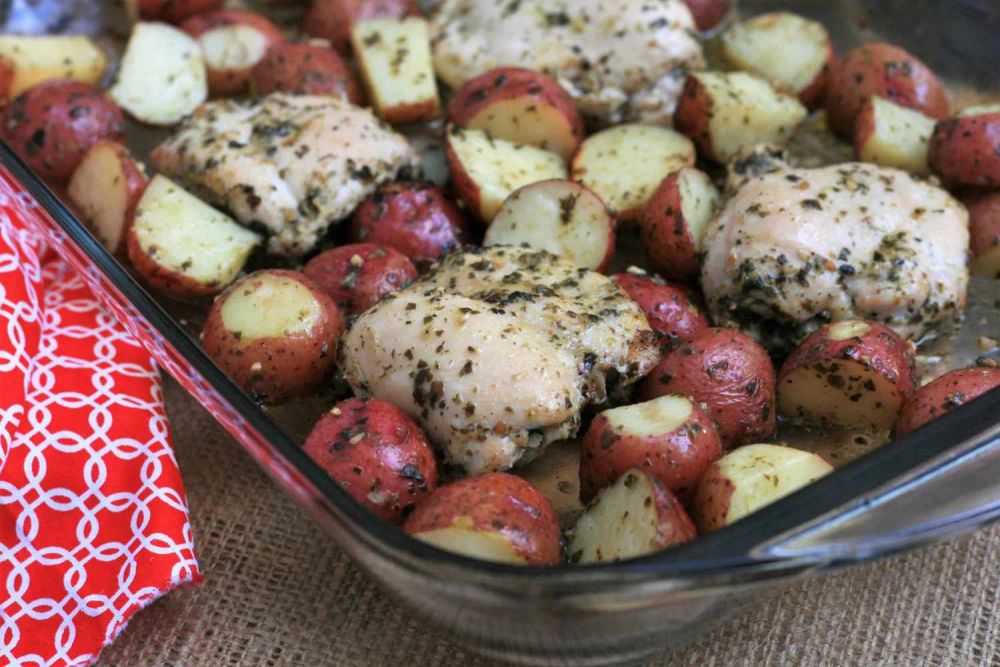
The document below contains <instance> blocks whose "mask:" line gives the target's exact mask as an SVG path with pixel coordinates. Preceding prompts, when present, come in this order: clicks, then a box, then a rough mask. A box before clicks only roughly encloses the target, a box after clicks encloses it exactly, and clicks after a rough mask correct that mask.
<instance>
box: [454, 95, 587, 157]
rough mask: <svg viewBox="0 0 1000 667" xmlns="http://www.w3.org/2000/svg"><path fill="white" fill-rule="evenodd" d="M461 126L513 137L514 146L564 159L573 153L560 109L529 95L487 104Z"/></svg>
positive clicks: (572, 141) (574, 142) (573, 145)
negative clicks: (532, 148) (523, 146)
mask: <svg viewBox="0 0 1000 667" xmlns="http://www.w3.org/2000/svg"><path fill="white" fill-rule="evenodd" d="M465 125H466V127H473V128H476V129H479V130H485V131H486V132H489V133H490V134H492V135H493V136H494V137H510V138H512V139H513V138H517V143H521V144H528V145H529V146H538V147H539V148H543V149H545V150H548V151H553V152H556V153H559V154H560V155H562V156H563V158H564V159H566V160H568V159H570V158H571V157H573V153H574V152H575V151H576V146H577V139H576V137H575V136H574V135H573V131H572V126H571V121H570V120H569V119H567V118H566V115H565V114H564V112H563V110H562V109H560V108H558V107H556V106H553V105H551V104H545V103H544V102H539V101H538V100H537V99H535V98H533V97H530V96H521V97H514V98H511V99H506V100H498V101H496V102H491V103H490V104H489V105H488V106H487V107H486V108H484V109H483V110H482V111H480V112H479V113H477V114H476V115H475V116H473V117H472V118H471V119H469V121H468V122H467V123H465Z"/></svg>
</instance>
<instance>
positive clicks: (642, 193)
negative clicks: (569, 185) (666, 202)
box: [573, 124, 695, 217]
mask: <svg viewBox="0 0 1000 667" xmlns="http://www.w3.org/2000/svg"><path fill="white" fill-rule="evenodd" d="M694 154H695V149H694V144H692V143H691V140H690V139H688V138H687V137H685V136H684V135H683V134H681V133H680V132H676V131H674V130H671V129H669V128H665V127H653V126H651V125H634V124H633V125H619V126H617V127H613V128H610V129H607V130H604V131H602V132H598V133H597V134H594V135H591V136H590V137H588V138H587V140H586V141H584V142H583V144H582V145H581V146H580V150H579V152H578V153H577V155H576V157H575V158H574V159H573V179H574V180H576V181H579V182H580V183H583V184H584V185H586V186H587V187H588V188H590V189H591V190H593V191H594V192H596V193H597V196H599V197H600V198H601V199H602V200H604V203H605V204H607V206H608V208H609V209H611V212H612V213H613V214H614V215H616V216H624V217H633V216H635V215H637V214H638V212H639V211H640V210H641V208H642V206H643V205H644V204H645V203H646V202H647V201H648V200H649V198H650V197H651V196H652V194H653V192H654V191H655V190H656V188H657V186H659V185H660V183H662V182H663V179H665V178H666V177H667V176H669V175H670V174H672V173H673V172H675V171H677V170H678V169H680V168H681V167H684V166H687V165H689V164H691V163H692V162H693V161H694Z"/></svg>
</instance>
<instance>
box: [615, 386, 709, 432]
mask: <svg viewBox="0 0 1000 667" xmlns="http://www.w3.org/2000/svg"><path fill="white" fill-rule="evenodd" d="M693 410H694V406H693V405H692V404H691V401H690V400H688V399H687V398H685V397H683V396H660V397H659V398H654V399H653V400H651V401H646V402H645V403H636V404H633V405H625V406H622V407H620V408H612V409H611V410H605V411H604V412H602V413H601V414H602V415H604V417H605V419H607V420H608V425H609V426H610V427H611V428H612V429H614V430H615V431H616V432H618V433H627V434H628V435H634V436H648V435H667V434H669V433H673V432H674V431H676V430H677V429H679V428H680V427H682V426H684V424H686V423H687V421H688V419H690V418H691V412H692V411H693Z"/></svg>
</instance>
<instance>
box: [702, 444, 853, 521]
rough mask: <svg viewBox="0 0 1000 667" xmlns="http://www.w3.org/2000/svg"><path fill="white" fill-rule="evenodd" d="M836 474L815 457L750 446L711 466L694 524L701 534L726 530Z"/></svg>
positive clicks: (784, 450) (761, 446)
mask: <svg viewBox="0 0 1000 667" xmlns="http://www.w3.org/2000/svg"><path fill="white" fill-rule="evenodd" d="M832 471H833V466H831V465H830V464H829V463H827V462H826V461H825V460H824V459H823V458H822V457H820V456H819V455H817V454H813V453H812V452H803V451H800V450H798V449H792V448H791V447H782V446H779V445H747V446H745V447H740V448H739V449H737V450H734V451H732V452H730V453H729V454H726V455H725V456H723V457H722V458H721V459H719V460H718V461H716V462H715V463H713V464H712V465H711V466H709V468H708V470H707V471H706V472H705V475H704V476H703V477H702V478H701V481H700V482H699V483H698V490H697V491H696V492H695V496H694V501H693V502H692V504H691V518H693V519H694V523H695V525H696V526H697V527H698V531H699V532H709V531H712V530H718V529H719V528H723V527H725V526H728V525H730V524H732V523H734V522H736V521H738V520H739V519H742V518H743V517H745V516H747V515H749V514H753V513H754V512H756V511H757V510H759V509H761V508H762V507H764V506H766V505H770V504H771V503H773V502H774V501H776V500H779V499H781V498H783V497H785V496H787V495H789V494H790V493H792V492H793V491H797V490H799V489H801V488H802V487H803V486H806V485H807V484H811V483H813V482H815V481H816V480H817V479H819V478H820V477H823V476H824V475H826V474H829V473H830V472H832Z"/></svg>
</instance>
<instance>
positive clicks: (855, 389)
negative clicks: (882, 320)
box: [778, 320, 919, 431]
mask: <svg viewBox="0 0 1000 667" xmlns="http://www.w3.org/2000/svg"><path fill="white" fill-rule="evenodd" d="M918 385H919V376H918V375H917V371H916V362H915V361H914V357H913V349H912V348H911V346H910V345H908V344H907V342H906V341H904V340H903V339H902V338H900V337H899V335H898V334H897V333H896V332H894V331H893V330H892V329H890V328H889V327H887V326H884V325H882V324H879V323H877V322H869V321H866V320H840V321H838V322H833V323H831V324H827V325H825V326H823V327H820V328H819V329H817V330H816V331H814V332H813V333H812V334H810V335H809V336H807V337H806V339H805V340H803V341H802V342H801V343H799V346H798V347H797V348H795V351H794V352H792V354H791V355H790V356H789V357H788V359H786V360H785V363H784V364H783V365H782V367H781V371H780V372H779V374H778V412H780V413H781V415H782V416H784V417H786V418H788V419H793V420H796V421H800V422H805V423H814V424H835V425H838V426H844V427H847V428H861V429H872V430H876V431H878V430H888V429H890V428H892V425H893V423H894V422H895V421H896V415H898V414H899V409H900V408H901V407H902V406H903V404H904V403H906V401H908V400H909V398H910V397H911V396H912V395H913V392H914V391H916V389H917V386H918Z"/></svg>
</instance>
